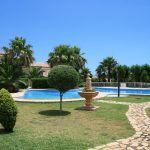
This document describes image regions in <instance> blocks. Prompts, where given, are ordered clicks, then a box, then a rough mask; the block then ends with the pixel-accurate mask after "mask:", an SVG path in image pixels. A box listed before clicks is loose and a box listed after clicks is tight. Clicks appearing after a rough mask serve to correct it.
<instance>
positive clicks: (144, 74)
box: [140, 70, 150, 82]
mask: <svg viewBox="0 0 150 150" xmlns="http://www.w3.org/2000/svg"><path fill="white" fill-rule="evenodd" d="M140 78H141V80H140V81H141V82H149V81H150V76H149V75H148V72H147V71H146V70H143V71H142V73H141V76H140Z"/></svg>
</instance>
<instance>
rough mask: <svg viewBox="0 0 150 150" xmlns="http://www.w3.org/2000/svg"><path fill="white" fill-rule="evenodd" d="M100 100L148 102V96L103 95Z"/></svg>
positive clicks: (149, 98)
mask: <svg viewBox="0 0 150 150" xmlns="http://www.w3.org/2000/svg"><path fill="white" fill-rule="evenodd" d="M102 100H112V101H116V102H129V103H144V102H150V96H128V97H120V98H118V97H104V98H102Z"/></svg>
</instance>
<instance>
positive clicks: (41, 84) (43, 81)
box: [31, 78, 52, 89]
mask: <svg viewBox="0 0 150 150" xmlns="http://www.w3.org/2000/svg"><path fill="white" fill-rule="evenodd" d="M31 81H32V88H34V89H45V88H52V86H50V85H49V83H48V78H32V79H31Z"/></svg>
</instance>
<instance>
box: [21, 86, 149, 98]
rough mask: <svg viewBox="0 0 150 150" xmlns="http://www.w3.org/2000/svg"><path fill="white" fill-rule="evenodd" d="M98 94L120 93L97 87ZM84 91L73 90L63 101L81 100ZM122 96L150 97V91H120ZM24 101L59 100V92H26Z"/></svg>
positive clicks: (114, 89)
mask: <svg viewBox="0 0 150 150" xmlns="http://www.w3.org/2000/svg"><path fill="white" fill-rule="evenodd" d="M95 89H96V91H98V92H106V93H113V94H116V93H117V92H118V90H117V88H101V87H96V88H95ZM81 90H82V89H73V90H69V91H68V92H66V93H65V94H64V96H63V99H79V98H81V97H80V96H79V94H78V92H80V91H81ZM120 93H121V94H135V95H145V94H147V95H150V89H131V88H130V89H127V88H125V89H120ZM21 98H22V99H37V100H38V99H44V100H46V99H59V92H58V91H57V90H53V89H49V90H32V89H30V90H26V91H25V93H24V95H23V96H22V97H21Z"/></svg>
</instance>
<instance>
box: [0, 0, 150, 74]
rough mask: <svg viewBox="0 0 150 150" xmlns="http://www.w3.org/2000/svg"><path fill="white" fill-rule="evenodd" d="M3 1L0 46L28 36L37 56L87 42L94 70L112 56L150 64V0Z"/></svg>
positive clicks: (122, 61) (41, 58) (126, 61)
mask: <svg viewBox="0 0 150 150" xmlns="http://www.w3.org/2000/svg"><path fill="white" fill-rule="evenodd" d="M0 6H1V9H0V47H2V46H6V45H8V42H9V40H10V39H13V38H14V37H15V36H22V37H24V38H26V39H27V42H28V43H29V44H31V45H33V50H34V56H35V58H36V61H46V60H47V58H48V53H49V52H51V51H53V48H54V47H55V46H57V45H59V44H68V45H70V46H74V45H76V46H78V47H80V48H81V51H82V52H84V53H85V55H84V56H85V57H86V58H87V60H88V64H87V67H89V69H90V70H91V71H92V72H93V73H94V72H95V69H96V67H97V66H98V64H99V62H100V61H102V60H103V58H105V57H107V56H113V57H114V58H115V59H116V60H117V61H118V62H119V63H120V64H126V65H129V66H130V65H133V64H145V63H148V64H150V0H43V1H41V0H22V1H21V0H13V1H12V0H4V1H2V0H1V1H0ZM94 74H95V73H94Z"/></svg>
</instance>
